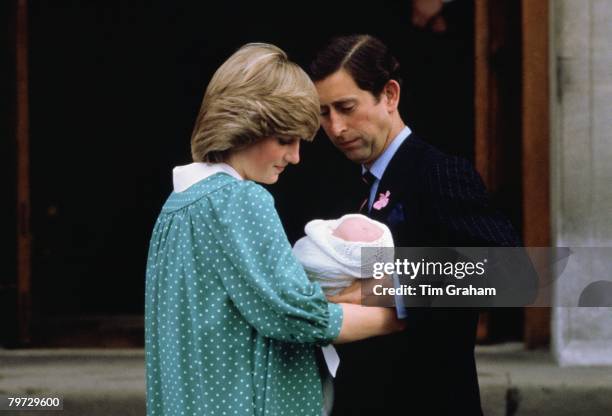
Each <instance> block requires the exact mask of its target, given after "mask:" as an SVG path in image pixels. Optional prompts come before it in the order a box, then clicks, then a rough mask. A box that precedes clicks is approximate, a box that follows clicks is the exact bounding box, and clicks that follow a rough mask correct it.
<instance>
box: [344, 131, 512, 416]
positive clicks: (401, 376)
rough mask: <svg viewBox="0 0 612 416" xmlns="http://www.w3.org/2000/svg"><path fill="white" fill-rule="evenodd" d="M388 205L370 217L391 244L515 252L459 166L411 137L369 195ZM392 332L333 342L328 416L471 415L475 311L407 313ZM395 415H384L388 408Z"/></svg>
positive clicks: (474, 405) (506, 228)
mask: <svg viewBox="0 0 612 416" xmlns="http://www.w3.org/2000/svg"><path fill="white" fill-rule="evenodd" d="M386 191H390V197H389V203H388V205H387V206H386V207H384V208H383V209H381V210H375V209H373V210H372V211H371V213H370V216H371V217H372V218H374V219H376V220H379V221H382V222H384V223H386V224H387V225H388V226H389V228H390V229H391V232H392V234H393V237H394V240H395V243H396V246H398V247H400V246H402V247H406V246H425V247H427V246H432V247H433V246H441V247H452V246H517V245H520V239H519V237H518V235H517V234H516V232H515V231H514V229H513V227H512V225H511V224H510V222H509V221H508V220H507V219H506V218H505V217H503V216H502V215H501V214H499V213H497V212H496V211H494V210H493V209H492V207H491V206H490V205H489V201H488V197H487V193H486V190H485V187H484V185H483V183H482V180H481V179H480V177H479V175H478V174H477V173H476V171H475V170H474V168H473V167H472V166H471V165H470V164H469V163H468V162H467V161H465V160H463V159H460V158H457V157H451V156H447V155H445V154H443V153H441V152H439V151H438V150H436V149H435V148H433V147H432V146H431V145H429V144H427V143H425V142H424V141H422V140H420V139H418V138H417V137H416V136H415V135H414V134H412V135H411V136H410V137H408V138H407V139H406V140H405V141H404V143H402V145H401V146H400V147H399V149H398V150H397V152H396V153H395V155H394V156H393V159H392V160H391V162H390V163H389V165H388V166H387V169H386V170H385V173H384V174H383V177H382V179H381V181H380V184H379V187H378V190H377V193H385V192H386ZM408 315H409V316H408V318H407V322H408V328H407V330H406V331H405V332H403V333H401V334H396V335H392V336H386V337H378V338H373V339H369V340H365V341H361V342H356V343H352V344H347V345H342V346H340V348H339V352H340V356H341V359H342V364H341V366H340V369H339V372H338V377H337V379H336V383H335V385H336V401H335V404H334V415H335V416H336V415H351V416H353V415H359V414H362V415H387V414H397V415H462V416H464V415H481V414H482V412H481V409H480V396H479V390H478V379H477V376H476V368H475V362H474V342H475V337H476V325H477V321H478V312H477V311H475V310H465V309H446V310H444V309H426V308H417V309H411V310H409V311H408ZM398 407H399V409H400V410H393V409H398Z"/></svg>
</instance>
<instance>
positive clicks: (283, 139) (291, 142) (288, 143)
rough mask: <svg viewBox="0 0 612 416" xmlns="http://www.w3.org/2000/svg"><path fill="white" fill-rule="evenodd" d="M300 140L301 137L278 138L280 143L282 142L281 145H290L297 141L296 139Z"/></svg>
mask: <svg viewBox="0 0 612 416" xmlns="http://www.w3.org/2000/svg"><path fill="white" fill-rule="evenodd" d="M298 140H299V139H285V138H282V137H279V138H278V143H279V144H281V145H283V146H288V145H290V144H293V143H295V142H296V141H298Z"/></svg>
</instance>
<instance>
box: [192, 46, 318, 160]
mask: <svg viewBox="0 0 612 416" xmlns="http://www.w3.org/2000/svg"><path fill="white" fill-rule="evenodd" d="M319 111H320V109H319V98H318V95H317V91H316V89H315V87H314V85H313V83H312V81H311V80H310V78H309V77H308V75H306V73H305V72H304V71H303V70H302V69H301V68H300V67H299V66H298V65H297V64H295V63H293V62H291V61H290V60H289V59H288V58H287V55H286V54H285V52H283V51H282V50H281V49H279V48H278V47H276V46H274V45H270V44H266V43H249V44H247V45H244V46H243V47H241V48H240V49H238V51H236V52H235V53H234V54H233V55H232V56H230V57H229V59H228V60H227V61H225V62H224V63H223V65H221V66H220V67H219V69H217V71H216V72H215V74H214V75H213V77H212V79H211V80H210V83H209V84H208V87H207V88H206V92H205V94H204V98H203V100H202V106H201V107H200V112H199V114H198V118H197V120H196V123H195V126H194V129H193V133H192V135H191V155H192V158H193V160H194V161H195V162H222V161H224V160H225V159H226V158H227V156H228V155H229V153H230V152H231V151H232V150H236V149H239V148H243V147H246V146H248V145H249V144H251V143H254V142H256V141H258V140H260V139H263V138H266V137H270V136H279V137H287V138H300V139H304V140H312V139H313V137H314V135H315V134H316V132H317V130H318V129H319Z"/></svg>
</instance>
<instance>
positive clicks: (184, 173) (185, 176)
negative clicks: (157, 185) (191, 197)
mask: <svg viewBox="0 0 612 416" xmlns="http://www.w3.org/2000/svg"><path fill="white" fill-rule="evenodd" d="M219 172H224V173H227V174H228V175H230V176H233V177H234V178H236V179H238V180H240V181H241V180H242V176H240V174H239V173H238V172H236V170H235V169H234V168H233V167H231V166H230V165H228V164H227V163H205V162H194V163H190V164H189V165H183V166H177V167H175V168H174V169H172V183H173V185H174V192H183V191H184V190H186V189H187V188H189V187H190V186H191V185H193V184H195V183H198V182H200V181H201V180H202V179H206V178H208V177H209V176H212V175H214V174H215V173H219Z"/></svg>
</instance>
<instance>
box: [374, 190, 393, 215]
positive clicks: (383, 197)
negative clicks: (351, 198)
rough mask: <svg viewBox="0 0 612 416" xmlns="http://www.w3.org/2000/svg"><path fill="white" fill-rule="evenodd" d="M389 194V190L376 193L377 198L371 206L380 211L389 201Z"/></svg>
mask: <svg viewBox="0 0 612 416" xmlns="http://www.w3.org/2000/svg"><path fill="white" fill-rule="evenodd" d="M390 195H391V192H389V191H387V192H385V193H384V194H378V200H377V201H376V202H374V205H372V208H374V209H376V210H379V211H380V210H381V209H383V208H384V207H386V206H387V204H388V203H389V196H390Z"/></svg>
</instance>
